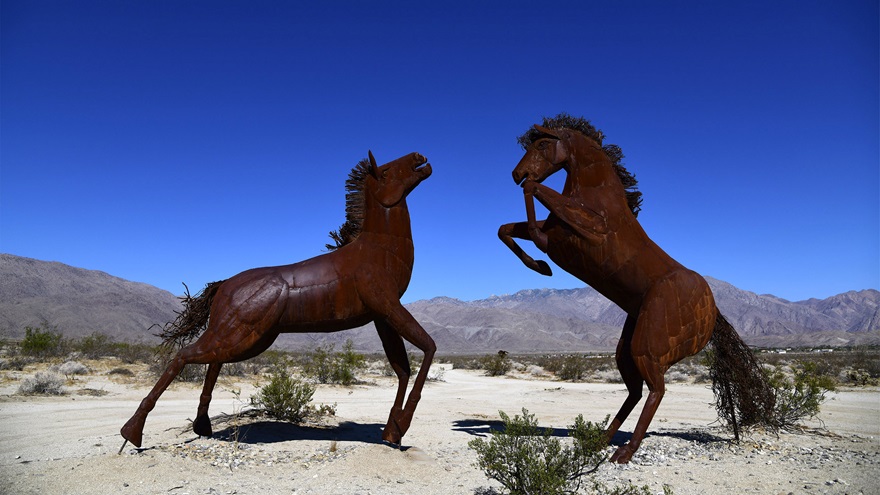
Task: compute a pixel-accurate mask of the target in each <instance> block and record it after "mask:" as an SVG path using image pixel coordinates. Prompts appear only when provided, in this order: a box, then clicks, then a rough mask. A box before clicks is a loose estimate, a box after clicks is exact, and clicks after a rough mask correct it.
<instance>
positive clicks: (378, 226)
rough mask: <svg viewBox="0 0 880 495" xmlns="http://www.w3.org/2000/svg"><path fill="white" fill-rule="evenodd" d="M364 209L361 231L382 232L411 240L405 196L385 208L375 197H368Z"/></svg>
mask: <svg viewBox="0 0 880 495" xmlns="http://www.w3.org/2000/svg"><path fill="white" fill-rule="evenodd" d="M365 210H366V211H365V215H364V223H363V228H362V232H370V233H373V234H384V235H387V236H391V237H394V238H399V239H401V240H408V241H409V242H412V227H411V226H410V220H409V208H408V207H407V205H406V198H403V199H401V200H400V201H399V202H398V203H397V204H395V205H394V206H392V207H390V208H386V207H384V206H382V204H380V203H379V202H378V201H376V200H375V199H373V198H370V197H368V199H367V204H366V208H365Z"/></svg>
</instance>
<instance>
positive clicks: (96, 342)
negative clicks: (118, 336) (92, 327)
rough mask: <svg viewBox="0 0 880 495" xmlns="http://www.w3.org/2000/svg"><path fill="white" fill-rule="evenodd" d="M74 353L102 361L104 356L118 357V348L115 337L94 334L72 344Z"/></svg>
mask: <svg viewBox="0 0 880 495" xmlns="http://www.w3.org/2000/svg"><path fill="white" fill-rule="evenodd" d="M71 346H72V347H73V350H74V351H77V352H79V353H80V354H82V355H83V356H84V357H86V358H89V359H100V358H102V357H104V356H113V355H116V354H117V352H116V350H117V347H116V345H115V343H114V342H113V337H111V336H109V335H105V334H103V333H98V332H94V333H92V334H91V335H87V336H85V337H83V338H81V339H79V340H76V341H74V342H72V343H71Z"/></svg>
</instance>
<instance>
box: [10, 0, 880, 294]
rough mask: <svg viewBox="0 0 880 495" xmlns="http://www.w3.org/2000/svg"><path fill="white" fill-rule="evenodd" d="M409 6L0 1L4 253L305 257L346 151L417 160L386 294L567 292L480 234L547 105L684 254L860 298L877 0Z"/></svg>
mask: <svg viewBox="0 0 880 495" xmlns="http://www.w3.org/2000/svg"><path fill="white" fill-rule="evenodd" d="M419 3H421V2H400V3H398V2H384V1H376V2H355V1H345V2H336V1H326V2H260V1H256V2H245V1H241V2H226V1H211V2H196V1H159V0H154V1H137V0H133V1H124V2H109V1H89V0H78V1H52V2H42V1H33V0H28V1H11V0H2V12H0V23H2V25H0V41H2V45H0V55H2V64H0V77H2V81H0V83H2V85H0V98H2V99H0V103H2V108H0V110H2V111H0V125H2V127H0V139H2V148H0V152H2V155H0V159H2V162H0V252H5V253H11V254H15V255H19V256H26V257H30V258H37V259H41V260H49V261H60V262H62V263H66V264H70V265H74V266H78V267H83V268H88V269H95V270H102V271H105V272H108V273H110V274H112V275H116V276H119V277H123V278H126V279H129V280H134V281H139V282H146V283H149V284H152V285H156V286H158V287H161V288H163V289H167V290H169V291H172V292H174V293H176V294H180V293H182V291H183V286H182V285H181V283H182V282H185V283H187V284H188V285H189V287H190V288H191V289H198V288H201V286H202V285H203V284H204V283H206V282H209V281H212V280H216V279H221V278H226V277H229V276H231V275H233V274H235V273H237V272H239V271H242V270H245V269H247V268H252V267H256V266H266V265H277V264H287V263H292V262H295V261H299V260H302V259H305V258H309V257H312V256H316V255H319V254H321V253H322V252H323V251H324V248H323V246H324V244H325V243H326V242H328V241H329V237H328V236H327V233H328V232H329V231H330V230H333V229H335V228H337V227H338V226H339V224H340V223H342V221H343V220H344V212H343V210H344V203H343V202H344V185H343V184H344V181H345V178H346V176H347V174H348V171H349V170H350V169H351V167H352V166H353V165H354V164H355V163H356V162H357V161H358V160H360V159H361V158H363V157H365V156H366V154H367V150H368V149H371V150H372V151H373V153H374V154H375V155H376V157H377V159H378V160H379V162H380V163H383V162H387V161H390V160H391V159H394V158H397V157H399V156H401V155H403V154H405V153H409V152H412V151H418V152H420V153H422V154H424V155H425V156H427V157H428V158H429V160H430V161H431V163H432V164H433V167H434V175H433V176H432V177H431V178H430V179H428V180H427V181H425V182H423V183H422V184H421V185H420V186H419V187H418V188H417V189H416V190H415V191H414V192H413V193H412V195H411V196H410V198H409V205H410V211H411V215H412V220H413V225H414V229H413V230H414V238H415V243H416V267H415V270H414V272H413V279H412V283H411V285H410V288H409V291H408V292H407V294H406V296H405V297H404V301H405V302H410V301H414V300H418V299H425V298H430V297H433V296H440V295H443V296H451V297H456V298H460V299H464V300H472V299H479V298H484V297H488V296H490V295H492V294H505V293H513V292H515V291H518V290H521V289H527V288H543V287H551V288H571V287H582V286H583V285H584V284H583V283H582V282H580V281H578V280H577V279H575V278H573V277H571V276H568V275H566V274H565V273H564V272H562V271H561V269H558V268H556V270H555V272H556V274H555V275H554V276H553V277H551V278H547V277H543V276H541V275H538V274H536V273H533V272H531V271H530V270H528V269H527V268H525V267H524V266H523V265H522V264H521V263H520V262H519V261H518V260H517V259H516V258H515V257H514V255H513V254H512V253H510V252H509V251H508V250H507V249H506V248H505V247H504V245H502V244H501V242H499V241H498V240H497V237H496V232H497V230H498V226H499V225H500V224H502V223H507V222H512V221H518V220H522V219H524V211H523V200H522V193H521V191H520V189H519V187H517V186H516V184H514V182H513V180H512V179H511V175H510V172H511V171H512V169H513V167H514V166H515V165H516V163H517V162H518V161H519V159H520V158H521V156H522V150H521V149H520V148H519V146H518V145H517V143H516V137H517V136H518V135H519V134H521V133H522V132H523V131H525V130H526V129H527V128H528V127H529V126H530V125H531V124H533V123H536V122H539V121H540V118H541V117H542V116H545V115H555V114H557V113H559V112H568V113H571V114H574V115H579V116H584V117H586V118H588V119H590V120H591V121H592V122H593V124H594V125H596V127H598V128H600V129H601V130H603V131H604V133H605V135H606V143H614V144H617V145H619V146H620V147H621V148H622V149H623V152H624V153H625V155H626V158H625V164H626V166H627V167H628V168H629V170H630V171H632V172H634V173H635V174H636V176H637V178H638V179H639V181H640V184H639V185H640V188H641V190H642V192H643V193H644V206H643V211H642V213H641V214H640V216H639V220H640V221H641V222H642V225H643V226H644V227H645V229H646V230H647V232H648V234H649V235H650V236H651V237H652V238H653V239H654V240H655V241H656V242H657V243H658V244H659V245H660V246H661V247H663V248H664V249H665V250H666V251H667V252H669V253H670V254H671V255H672V256H673V257H675V258H676V259H678V260H679V261H680V262H682V263H683V264H685V265H686V266H688V267H690V268H693V269H695V270H697V271H698V272H700V273H702V274H704V275H708V276H712V277H716V278H719V279H722V280H725V281H728V282H730V283H733V284H734V285H736V286H738V287H740V288H743V289H746V290H750V291H754V292H758V293H771V294H774V295H777V296H779V297H783V298H786V299H789V300H801V299H806V298H810V297H818V298H823V297H828V296H831V295H834V294H837V293H840V292H844V291H848V290H854V289H855V290H858V289H866V288H875V289H876V288H878V285H880V283H878V273H880V268H878V258H880V256H878V241H880V234H878V229H880V227H878V225H880V220H878V211H880V204H878V203H880V201H878V189H880V178H878V168H880V157H878V149H880V142H878V141H880V137H878V136H880V128H878V109H880V102H878V87H880V83H878V73H880V68H878V61H880V54H878V46H880V37H878V18H880V13H878V3H877V2H876V1H875V0H870V1H861V0H843V1H831V0H828V1H810V0H797V1H775V0H774V1H769V2H768V1H765V0H762V1H760V2H752V1H736V2H732V1H731V2H705V1H674V2H639V1H604V2H591V1H576V2H569V1H556V2H550V3H544V4H542V3H541V2H522V1H504V2H482V1H468V2H457V1H449V2H432V3H433V4H434V5H433V6H413V4H419ZM425 3H427V2H425ZM559 183H560V182H559V179H557V182H552V181H551V182H549V184H551V185H554V184H556V185H557V186H558V184H559ZM530 251H531V252H532V253H533V254H538V253H537V251H536V250H535V249H531V250H530Z"/></svg>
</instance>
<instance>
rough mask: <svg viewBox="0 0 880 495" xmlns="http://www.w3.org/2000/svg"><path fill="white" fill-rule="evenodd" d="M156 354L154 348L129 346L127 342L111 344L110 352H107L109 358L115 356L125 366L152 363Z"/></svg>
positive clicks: (142, 345) (149, 346) (141, 345)
mask: <svg viewBox="0 0 880 495" xmlns="http://www.w3.org/2000/svg"><path fill="white" fill-rule="evenodd" d="M156 353H157V349H156V347H155V346H151V345H148V344H130V343H128V342H115V343H113V348H112V350H110V351H109V354H110V355H111V356H115V357H116V358H117V359H119V360H120V361H122V362H123V363H126V364H134V363H152V362H153V360H154V359H155V356H156Z"/></svg>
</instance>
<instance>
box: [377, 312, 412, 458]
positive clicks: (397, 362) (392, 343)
mask: <svg viewBox="0 0 880 495" xmlns="http://www.w3.org/2000/svg"><path fill="white" fill-rule="evenodd" d="M373 323H375V325H376V331H378V332H379V339H380V340H381V341H382V348H383V349H385V356H387V357H388V362H389V363H390V364H391V369H393V370H394V373H395V374H396V375H397V394H396V395H395V397H394V405H393V406H391V413H390V414H389V415H388V423H387V425H392V424H393V418H395V417H397V416H400V414H401V413H403V400H404V399H405V398H406V386H407V385H408V384H409V378H410V376H412V368H410V364H409V356H407V355H406V347H405V346H404V344H403V338H402V337H401V336H400V335H399V334H398V333H397V332H395V331H394V329H393V328H392V327H391V326H390V325H389V324H388V323H386V322H385V320H382V319H377V320H376V321H374V322H373ZM397 433H398V436H397V437H395V436H394V429H393V428H389V427H388V426H386V427H385V431H383V432H382V439H383V440H385V441H387V442H392V443H397V442H400V435H399V432H397ZM395 438H396V442H395Z"/></svg>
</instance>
